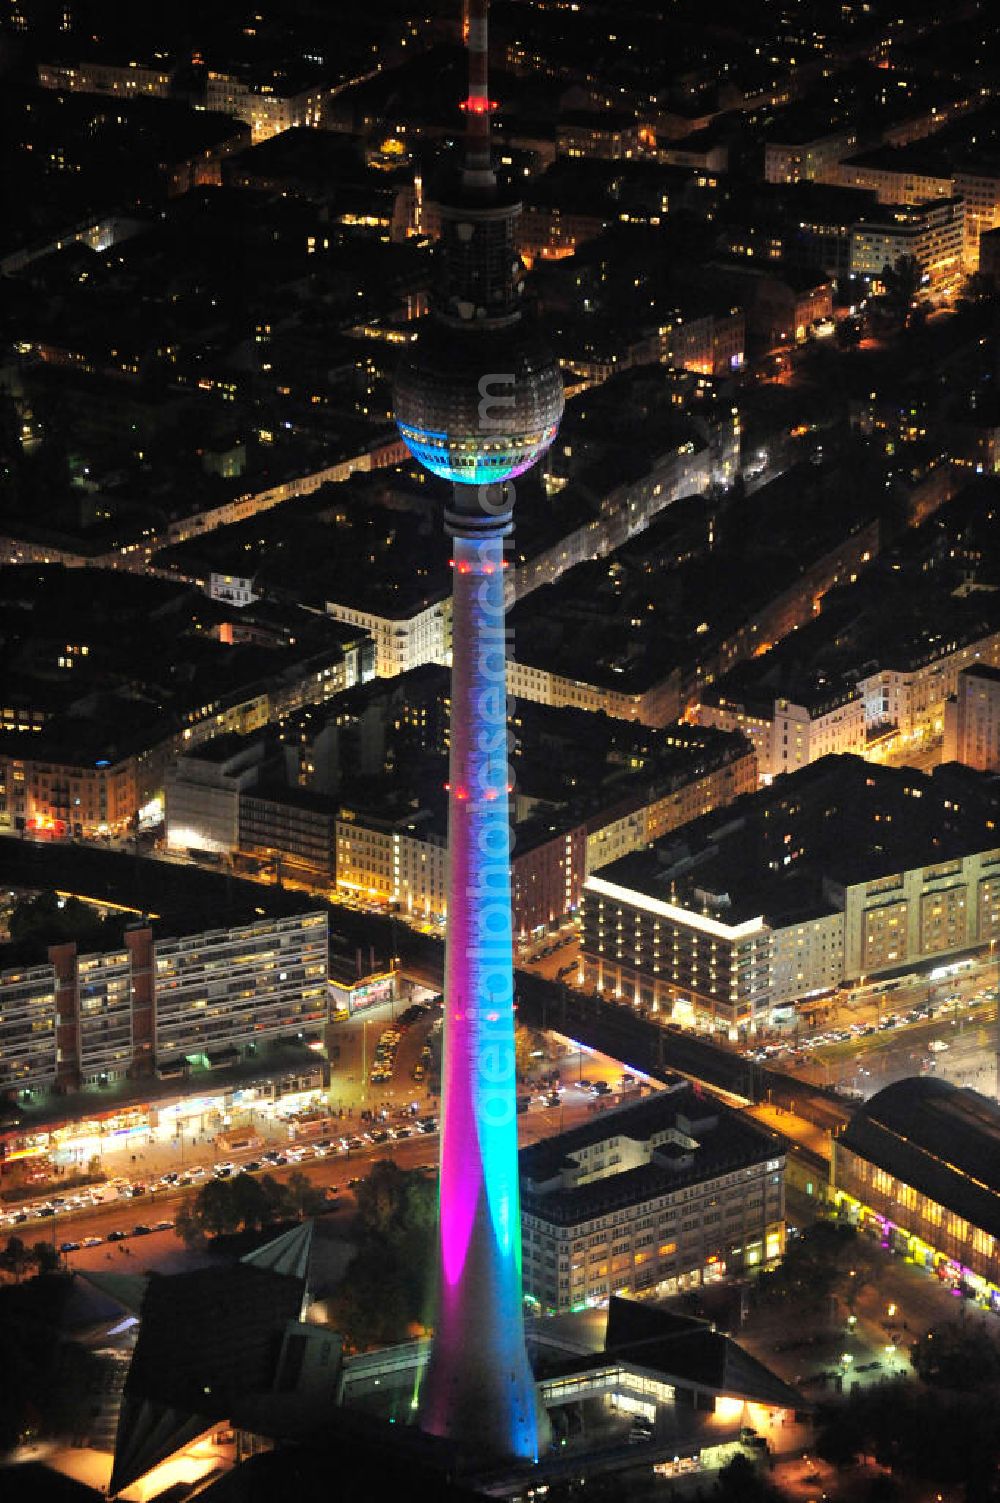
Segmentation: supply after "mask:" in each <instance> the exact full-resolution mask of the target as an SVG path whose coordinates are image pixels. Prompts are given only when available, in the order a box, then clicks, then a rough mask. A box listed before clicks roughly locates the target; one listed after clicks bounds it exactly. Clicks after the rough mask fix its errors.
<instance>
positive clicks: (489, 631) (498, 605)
mask: <svg viewBox="0 0 1000 1503" xmlns="http://www.w3.org/2000/svg"><path fill="white" fill-rule="evenodd" d="M448 521H449V530H450V531H451V532H452V536H453V537H454V552H453V566H454V587H453V589H454V593H453V603H454V618H453V637H454V649H453V657H452V678H451V686H452V687H451V762H450V773H451V791H450V803H449V816H448V839H449V852H450V874H449V897H448V942H447V953H446V963H445V991H444V1009H445V1021H444V1064H443V1072H442V1137H441V1191H440V1206H441V1211H440V1286H439V1291H438V1312H437V1321H436V1325H435V1333H434V1342H433V1347H432V1352H431V1358H430V1362H429V1365H428V1368H427V1372H426V1374H425V1377H424V1381H423V1385H422V1392H421V1401H420V1409H421V1423H422V1424H423V1426H424V1428H425V1429H428V1430H431V1431H433V1432H434V1433H436V1434H439V1435H447V1436H450V1437H452V1438H454V1439H456V1440H461V1441H463V1442H465V1443H466V1444H468V1443H469V1441H470V1440H471V1439H472V1438H473V1437H475V1440H476V1444H477V1445H478V1446H479V1447H480V1448H481V1449H482V1450H483V1452H484V1453H486V1454H488V1453H490V1452H493V1453H496V1454H497V1455H506V1456H521V1457H526V1458H530V1459H534V1458H535V1457H536V1456H537V1452H538V1421H537V1416H536V1401H535V1385H534V1380H533V1377H532V1373H531V1369H530V1366H529V1364H528V1359H527V1355H526V1352H525V1345H524V1323H523V1315H522V1293H521V1226H520V1205H519V1196H518V1177H517V1176H518V1167H517V1103H516V1085H515V1075H514V1008H513V972H512V932H511V890H510V827H509V812H508V766H507V699H506V638H505V628H504V570H503V562H504V561H503V532H504V531H506V530H508V529H509V523H510V513H509V511H508V513H507V515H506V518H500V519H496V518H490V519H489V520H487V519H486V518H481V519H477V520H473V519H471V518H469V517H459V516H458V515H457V514H456V513H455V512H452V513H449V516H448ZM469 533H473V534H474V535H472V536H469V535H468V534H469Z"/></svg>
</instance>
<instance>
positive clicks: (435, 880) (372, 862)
mask: <svg viewBox="0 0 1000 1503" xmlns="http://www.w3.org/2000/svg"><path fill="white" fill-rule="evenodd" d="M336 830H337V833H336V840H337V886H338V888H342V889H343V890H344V891H345V892H348V893H360V894H361V895H363V896H364V897H365V898H366V899H375V900H376V901H381V902H383V903H393V904H398V905H399V906H400V908H402V909H404V910H405V911H406V912H407V913H408V914H419V915H423V916H424V917H426V918H431V917H438V916H440V915H442V914H444V913H445V911H446V909H447V886H448V882H447V879H448V846H447V839H446V835H445V822H444V818H443V811H442V813H439V814H438V815H437V816H435V814H434V813H433V812H432V811H431V810H429V809H410V808H406V809H404V810H401V811H400V813H399V814H398V815H397V816H395V817H393V816H391V815H388V816H387V815H386V814H385V813H384V812H383V811H381V810H380V811H379V812H377V813H376V812H374V811H371V810H366V809H360V808H349V807H347V806H342V807H341V809H340V811H339V813H338V816H337V826H336Z"/></svg>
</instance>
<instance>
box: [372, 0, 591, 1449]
mask: <svg viewBox="0 0 1000 1503" xmlns="http://www.w3.org/2000/svg"><path fill="white" fill-rule="evenodd" d="M467 38H468V58H469V90H468V96H467V98H466V99H465V100H464V102H463V109H464V110H465V113H466V131H465V143H464V151H463V159H462V165H461V168H460V170H459V172H458V173H457V175H456V178H455V180H454V181H453V182H452V184H451V185H450V187H449V189H448V191H447V192H446V193H444V194H443V202H442V203H441V222H442V233H441V243H440V246H439V247H438V249H437V252H436V258H437V277H436V282H435V287H434V291H433V294H432V299H431V312H430V316H429V318H428V319H427V320H426V327H425V329H424V330H423V331H422V332H421V334H420V335H419V337H418V338H417V340H416V341H415V343H414V345H413V346H412V352H411V353H410V354H409V355H408V357H407V358H406V359H404V361H403V363H402V365H401V367H400V370H399V373H398V375H397V379H396V392H395V410H396V422H397V424H398V427H399V431H400V434H401V435H402V437H403V439H404V441H405V443H406V445H407V447H408V448H409V450H410V451H411V453H412V454H413V455H414V456H415V458H416V459H418V460H419V461H420V463H421V464H422V465H423V466H424V467H425V468H426V469H428V470H430V471H431V473H432V474H434V475H438V476H440V477H442V478H443V479H446V480H450V481H451V482H452V487H453V488H452V497H451V504H450V506H448V507H447V509H446V511H445V528H446V531H447V534H448V536H449V537H450V538H451V539H452V568H453V595H452V601H453V618H452V621H453V624H452V633H453V640H454V647H453V652H452V677H451V758H450V784H449V789H450V791H449V808H448V840H449V856H450V863H449V885H448V935H447V946H446V960H445V991H444V1060H443V1069H442V1124H441V1181H440V1217H439V1246H438V1257H439V1281H438V1296H437V1315H436V1321H435V1329H434V1339H433V1342H432V1344H431V1355H430V1359H429V1362H428V1365H427V1368H426V1371H425V1373H424V1375H423V1380H422V1383H421V1388H420V1397H419V1414H420V1423H421V1425H422V1426H423V1428H424V1429H426V1430H428V1431H431V1432H432V1433H434V1434H437V1435H442V1436H447V1437H449V1438H451V1439H452V1440H454V1441H455V1442H456V1443H457V1444H458V1445H459V1446H460V1447H461V1448H462V1450H464V1451H466V1452H467V1453H469V1454H474V1455H495V1456H497V1457H523V1458H528V1459H535V1458H536V1457H537V1454H538V1445H539V1418H538V1414H537V1410H536V1397H535V1383H534V1379H533V1377H532V1373H531V1368H530V1365H529V1363H528V1358H527V1353H526V1350H525V1344H524V1321H523V1313H522V1289H521V1225H520V1203H519V1194H518V1168H517V1115H516V1113H517V1106H516V1086H515V1076H514V993H513V949H512V924H511V885H510V823H509V797H508V794H509V775H508V765H507V708H506V636H505V631H504V611H505V605H506V601H505V588H504V582H505V574H504V566H505V559H504V538H505V537H507V536H508V535H509V534H510V532H511V530H512V528H513V509H514V496H513V488H512V487H511V486H510V485H509V484H508V482H509V481H510V480H511V479H512V478H513V477H515V476H517V475H520V474H523V473H524V471H525V470H527V469H528V468H529V467H530V466H531V465H533V464H534V463H535V461H536V460H537V459H538V457H539V456H540V455H541V454H542V453H543V452H544V450H545V449H546V448H547V447H548V446H549V444H551V442H552V440H553V439H554V437H555V435H556V431H557V429H558V426H559V420H560V418H561V417H562V412H563V386H562V378H561V376H560V373H559V368H558V365H557V364H556V362H555V360H554V359H553V358H552V356H551V355H550V354H549V352H548V351H547V349H546V348H545V346H544V345H543V343H542V342H541V340H540V339H539V337H538V335H537V333H536V332H535V330H534V328H533V327H532V323H531V320H530V318H529V315H528V314H527V312H526V311H525V309H524V307H523V302H522V291H523V267H522V264H521V262H520V259H519V257H518V254H517V251H516V249H515V230H516V223H517V217H518V214H519V213H520V207H521V206H520V204H519V203H518V202H517V201H516V200H515V199H514V198H512V197H511V196H510V194H508V193H507V192H506V191H504V189H502V188H501V186H500V185H499V184H498V182H497V178H496V175H495V173H494V170H493V161H492V155H491V149H490V115H491V113H492V111H493V108H494V105H493V102H492V101H491V99H490V97H489V89H488V86H487V7H486V0H469V4H468V22H467Z"/></svg>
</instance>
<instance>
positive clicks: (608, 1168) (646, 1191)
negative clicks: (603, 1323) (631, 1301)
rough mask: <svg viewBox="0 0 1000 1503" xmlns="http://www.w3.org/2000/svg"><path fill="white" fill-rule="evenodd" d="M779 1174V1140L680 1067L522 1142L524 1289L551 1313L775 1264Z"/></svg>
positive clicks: (781, 1242) (781, 1227) (781, 1210)
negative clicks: (634, 1099)
mask: <svg viewBox="0 0 1000 1503" xmlns="http://www.w3.org/2000/svg"><path fill="white" fill-rule="evenodd" d="M595 1105H596V1104H595ZM784 1173H785V1158H784V1152H783V1145H782V1140H780V1139H779V1138H777V1136H776V1135H774V1134H771V1133H770V1132H768V1131H767V1130H766V1129H764V1128H761V1127H760V1126H758V1124H756V1123H754V1122H750V1121H748V1119H747V1118H745V1117H741V1116H739V1115H738V1114H737V1113H735V1112H731V1111H729V1109H728V1108H726V1107H724V1106H722V1105H721V1104H719V1103H718V1102H716V1101H714V1100H710V1099H708V1098H706V1097H703V1096H702V1095H701V1093H700V1090H699V1088H698V1087H697V1086H694V1085H692V1084H691V1083H690V1082H689V1081H686V1080H682V1079H681V1078H680V1077H679V1076H672V1077H670V1078H669V1079H668V1081H667V1083H666V1085H665V1087H664V1089H662V1090H657V1091H656V1092H655V1093H654V1095H652V1096H650V1097H647V1098H646V1099H645V1100H643V1101H640V1102H638V1103H636V1104H635V1105H629V1106H621V1107H618V1108H616V1109H612V1110H609V1111H598V1110H595V1114H594V1120H593V1121H592V1122H587V1123H585V1124H584V1125H583V1126H581V1127H577V1128H574V1129H572V1130H571V1131H570V1132H566V1133H561V1134H559V1135H558V1136H557V1137H554V1138H548V1139H545V1140H544V1141H542V1142H541V1143H536V1144H533V1145H532V1146H531V1147H528V1148H524V1149H522V1150H521V1155H520V1174H521V1235H522V1242H523V1268H524V1288H525V1293H526V1295H527V1296H528V1297H529V1298H530V1299H532V1300H533V1301H534V1302H535V1303H536V1304H537V1305H538V1306H539V1307H540V1308H541V1309H542V1310H544V1311H546V1312H548V1313H554V1312H557V1311H564V1310H571V1309H578V1308H582V1307H583V1306H586V1305H599V1304H604V1303H605V1302H606V1301H607V1300H608V1299H609V1297H610V1296H611V1295H614V1294H636V1295H648V1296H651V1297H656V1298H666V1297H668V1296H670V1295H672V1294H676V1293H678V1292H680V1291H682V1290H686V1289H695V1288H698V1287H700V1286H701V1285H702V1284H707V1283H713V1282H716V1281H718V1280H720V1279H723V1278H726V1277H729V1276H732V1275H739V1274H746V1273H750V1272H753V1271H754V1270H757V1269H760V1268H762V1267H764V1266H766V1265H768V1264H773V1263H775V1262H776V1261H777V1260H778V1259H779V1258H780V1257H781V1255H782V1253H783V1252H784V1246H785V1203H784Z"/></svg>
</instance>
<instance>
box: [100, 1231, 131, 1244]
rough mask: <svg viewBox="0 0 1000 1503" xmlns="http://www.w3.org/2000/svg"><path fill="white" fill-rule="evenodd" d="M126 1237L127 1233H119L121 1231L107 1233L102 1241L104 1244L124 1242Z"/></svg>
mask: <svg viewBox="0 0 1000 1503" xmlns="http://www.w3.org/2000/svg"><path fill="white" fill-rule="evenodd" d="M127 1236H128V1232H121V1231H116V1232H109V1233H108V1235H107V1237H106V1238H105V1239H104V1240H105V1241H106V1242H124V1241H125V1238H126V1237H127Z"/></svg>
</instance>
